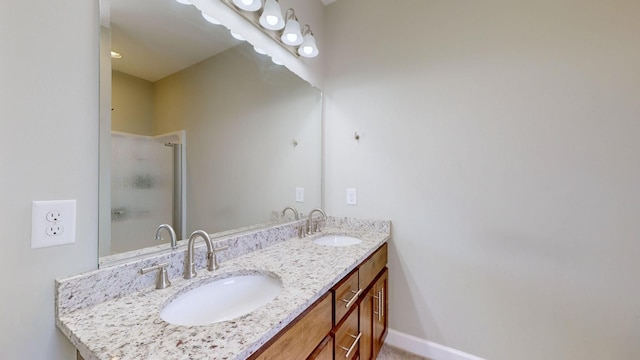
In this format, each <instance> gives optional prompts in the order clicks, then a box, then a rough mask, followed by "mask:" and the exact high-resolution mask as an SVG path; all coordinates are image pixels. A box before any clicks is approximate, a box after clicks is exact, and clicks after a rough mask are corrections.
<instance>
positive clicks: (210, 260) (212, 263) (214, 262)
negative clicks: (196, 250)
mask: <svg viewBox="0 0 640 360" xmlns="http://www.w3.org/2000/svg"><path fill="white" fill-rule="evenodd" d="M199 237H201V238H202V239H204V242H205V243H206V244H207V270H209V271H213V270H217V269H218V268H219V267H220V265H218V259H217V257H216V251H222V250H226V249H227V247H226V246H225V247H221V248H219V249H214V248H213V242H212V241H211V238H210V237H209V234H207V233H206V232H205V231H202V230H196V231H194V232H193V233H191V236H189V245H188V246H187V256H186V259H185V262H184V278H185V279H192V278H194V277H195V276H196V275H198V274H197V273H196V264H195V263H194V262H193V247H194V244H195V242H196V239H197V238H199Z"/></svg>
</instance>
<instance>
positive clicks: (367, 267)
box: [358, 243, 387, 289]
mask: <svg viewBox="0 0 640 360" xmlns="http://www.w3.org/2000/svg"><path fill="white" fill-rule="evenodd" d="M385 266H387V244H386V243H385V244H383V245H382V246H381V247H380V248H378V250H376V252H375V253H373V255H371V257H369V259H367V260H365V262H363V263H362V265H360V269H359V271H358V273H359V274H360V275H359V277H360V287H362V288H363V289H366V288H367V287H369V284H371V282H372V281H373V279H375V278H376V276H378V274H379V273H380V271H382V269H384V267H385Z"/></svg>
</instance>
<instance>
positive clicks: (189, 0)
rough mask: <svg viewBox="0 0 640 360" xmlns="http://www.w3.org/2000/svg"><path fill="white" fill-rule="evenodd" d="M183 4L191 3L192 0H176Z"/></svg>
mask: <svg viewBox="0 0 640 360" xmlns="http://www.w3.org/2000/svg"><path fill="white" fill-rule="evenodd" d="M176 1H177V2H179V3H180V4H182V5H191V0H176Z"/></svg>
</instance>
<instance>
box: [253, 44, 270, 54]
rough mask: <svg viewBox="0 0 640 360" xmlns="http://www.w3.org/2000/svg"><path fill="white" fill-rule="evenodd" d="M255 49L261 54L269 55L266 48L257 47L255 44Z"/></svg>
mask: <svg viewBox="0 0 640 360" xmlns="http://www.w3.org/2000/svg"><path fill="white" fill-rule="evenodd" d="M253 50H255V51H256V52H257V53H258V54H260V55H267V52H266V51H264V50H262V49H260V48H259V47H255V46H254V47H253Z"/></svg>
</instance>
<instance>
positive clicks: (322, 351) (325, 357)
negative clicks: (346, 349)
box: [307, 335, 333, 360]
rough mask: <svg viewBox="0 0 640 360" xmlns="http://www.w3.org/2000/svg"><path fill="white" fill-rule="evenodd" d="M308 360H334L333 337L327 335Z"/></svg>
mask: <svg viewBox="0 0 640 360" xmlns="http://www.w3.org/2000/svg"><path fill="white" fill-rule="evenodd" d="M307 360H333V337H332V336H331V335H327V337H326V338H325V339H324V340H323V341H322V342H321V343H320V345H318V347H317V348H316V350H315V351H314V352H313V353H312V354H311V355H310V356H309V357H308V358H307Z"/></svg>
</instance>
